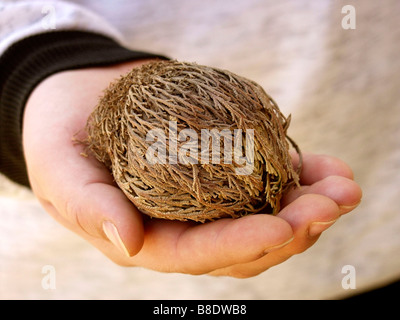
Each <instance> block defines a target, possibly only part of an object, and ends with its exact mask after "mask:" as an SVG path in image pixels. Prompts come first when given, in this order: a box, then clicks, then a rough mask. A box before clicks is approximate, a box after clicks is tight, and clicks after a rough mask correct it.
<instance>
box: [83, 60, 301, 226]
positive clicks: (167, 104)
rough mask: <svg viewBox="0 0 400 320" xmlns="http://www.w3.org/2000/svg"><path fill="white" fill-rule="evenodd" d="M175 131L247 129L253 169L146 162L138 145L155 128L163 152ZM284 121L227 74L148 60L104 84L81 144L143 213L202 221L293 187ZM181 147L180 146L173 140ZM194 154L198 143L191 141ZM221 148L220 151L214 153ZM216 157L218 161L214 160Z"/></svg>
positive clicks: (269, 204) (273, 207) (269, 103)
mask: <svg viewBox="0 0 400 320" xmlns="http://www.w3.org/2000/svg"><path fill="white" fill-rule="evenodd" d="M170 120H173V121H176V122H177V129H178V133H179V131H180V130H182V129H187V128H190V129H193V130H195V131H196V132H197V133H198V134H199V137H200V135H201V129H209V130H212V129H218V130H222V129H229V130H232V132H233V130H234V129H242V131H243V146H245V142H244V133H245V132H246V129H253V130H254V169H253V172H252V173H251V174H248V175H238V174H236V173H235V168H237V167H238V164H237V163H235V162H234V161H232V163H230V164H229V163H223V160H221V163H220V164H214V163H211V161H210V163H204V161H202V159H201V158H200V155H201V150H198V157H199V158H198V159H197V164H193V163H186V164H185V163H181V162H179V161H178V163H177V164H171V163H167V164H160V163H155V164H150V163H149V162H148V161H147V159H146V156H145V154H146V150H147V149H148V148H149V147H150V145H151V144H153V143H154V142H149V141H146V135H147V133H148V132H149V131H150V130H151V129H161V130H162V131H163V132H164V133H165V136H166V137H167V140H166V150H167V157H168V151H169V146H170V142H171V141H170V139H168V138H169V136H168V130H169V121H170ZM289 122H290V116H289V117H288V118H285V117H284V116H283V114H282V113H281V112H280V110H279V108H278V106H277V104H276V103H275V102H274V101H273V100H272V98H271V97H270V96H268V94H267V93H266V92H265V91H264V90H263V89H262V88H261V87H260V86H259V85H258V84H257V83H255V82H253V81H251V80H248V79H245V78H243V77H240V76H238V75H235V74H233V73H231V72H229V71H225V70H220V69H216V68H211V67H207V66H201V65H198V64H195V63H184V62H178V61H155V62H150V63H147V64H145V65H143V66H141V67H139V68H134V69H133V70H132V71H130V72H129V73H128V74H126V75H125V76H122V77H121V78H120V79H118V80H117V81H115V82H113V83H112V84H110V86H109V88H108V89H107V90H105V93H104V95H103V97H102V98H101V99H100V101H99V103H98V105H97V107H96V108H95V110H94V111H93V113H92V114H91V116H90V117H89V119H88V123H87V128H86V129H87V133H88V138H87V141H86V143H87V145H88V147H89V149H90V150H91V152H93V153H94V155H95V157H96V158H97V159H98V160H99V161H101V162H103V163H104V164H105V165H106V166H107V167H108V168H109V169H110V171H111V172H112V174H113V176H114V179H115V181H116V183H117V184H118V186H119V187H120V188H121V189H122V191H123V192H124V193H125V195H126V196H127V197H128V198H129V199H130V200H131V201H132V202H133V203H134V204H135V205H136V207H137V208H138V209H139V210H141V211H142V212H143V213H145V214H148V215H149V216H152V217H156V218H163V219H175V220H183V221H185V220H194V221H200V222H204V221H206V220H214V219H216V218H221V217H240V216H243V215H247V214H255V213H258V212H266V213H273V214H276V213H277V212H278V211H279V209H280V208H279V204H280V199H281V197H282V195H283V194H284V192H286V191H287V190H288V189H289V188H290V187H292V186H293V185H294V184H297V185H298V183H299V172H300V170H301V161H300V165H299V166H298V168H297V172H296V170H295V169H294V168H293V165H292V162H291V158H290V155H289V152H288V150H289V144H288V141H289V142H290V143H291V144H292V145H293V147H294V148H295V149H296V151H297V152H298V153H299V155H300V159H301V153H300V150H299V148H298V147H297V145H296V144H295V143H294V142H293V141H292V140H291V139H290V138H289V137H287V134H286V132H287V129H288V127H289ZM180 143H184V142H180ZM199 148H200V143H199ZM221 149H222V148H221ZM221 159H224V156H223V154H221Z"/></svg>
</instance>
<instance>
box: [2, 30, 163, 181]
mask: <svg viewBox="0 0 400 320" xmlns="http://www.w3.org/2000/svg"><path fill="white" fill-rule="evenodd" d="M147 58H159V59H168V58H166V57H164V56H162V55H157V54H152V53H147V52H142V51H132V50H129V49H127V48H124V47H122V46H121V45H120V44H118V43H117V42H115V41H114V40H113V39H111V38H108V37H106V36H103V35H99V34H95V33H90V32H84V31H56V32H49V33H42V34H38V35H34V36H31V37H28V38H25V39H23V40H21V41H19V42H17V43H15V44H14V45H12V46H11V47H9V48H8V49H7V50H6V51H5V52H4V53H3V55H2V56H1V57H0V172H2V173H3V174H4V175H6V176H7V177H8V178H10V179H11V180H13V181H15V182H17V183H19V184H21V185H24V186H28V187H29V180H28V175H27V172H26V165H25V159H24V154H23V149H22V116H23V111H24V107H25V104H26V101H27V99H28V97H29V95H30V93H31V92H32V90H33V89H34V88H35V86H36V85H37V84H39V82H40V81H42V80H43V79H45V78H46V77H48V76H49V75H51V74H54V73H56V72H60V71H64V70H71V69H79V68H86V67H93V66H103V65H110V64H115V63H121V62H125V61H132V60H139V59H147Z"/></svg>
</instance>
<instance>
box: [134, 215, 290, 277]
mask: <svg viewBox="0 0 400 320" xmlns="http://www.w3.org/2000/svg"><path fill="white" fill-rule="evenodd" d="M292 236H293V234H292V230H291V227H290V225H289V224H288V223H287V222H286V221H284V220H283V219H279V218H277V217H275V216H272V215H264V214H259V215H252V216H246V217H242V218H240V219H220V220H217V221H213V222H210V223H205V224H201V225H199V224H192V223H185V222H177V221H159V220H152V221H150V223H148V226H147V227H146V233H145V243H144V245H143V250H142V251H141V252H140V253H139V254H138V255H137V256H135V257H134V258H135V259H139V261H140V260H141V261H143V262H139V263H140V264H141V265H143V264H148V265H149V266H154V265H157V266H161V265H162V264H163V265H164V266H163V267H160V269H162V270H161V271H164V272H183V273H189V274H205V273H208V272H210V271H212V270H214V269H217V268H222V267H226V266H229V265H232V264H237V263H244V262H248V261H253V260H255V259H258V258H259V257H260V256H262V255H264V254H265V252H266V251H268V250H270V248H272V247H275V246H279V245H282V244H283V243H286V242H287V241H289V240H291V239H292ZM136 261H138V260H136Z"/></svg>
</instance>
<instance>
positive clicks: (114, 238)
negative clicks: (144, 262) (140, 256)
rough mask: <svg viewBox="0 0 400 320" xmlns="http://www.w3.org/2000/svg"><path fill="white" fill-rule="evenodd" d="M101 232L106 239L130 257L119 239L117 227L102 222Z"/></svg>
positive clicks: (108, 222) (107, 222)
mask: <svg viewBox="0 0 400 320" xmlns="http://www.w3.org/2000/svg"><path fill="white" fill-rule="evenodd" d="M103 231H104V233H105V234H106V236H107V238H108V239H109V240H110V241H111V242H112V243H113V244H114V245H115V246H116V247H117V248H118V249H119V250H120V251H121V252H122V253H123V254H125V255H126V256H127V257H130V256H131V255H130V254H129V251H128V249H126V247H125V245H124V243H123V242H122V239H121V237H120V236H119V233H118V229H117V227H116V226H115V225H114V224H113V223H112V222H111V221H104V222H103Z"/></svg>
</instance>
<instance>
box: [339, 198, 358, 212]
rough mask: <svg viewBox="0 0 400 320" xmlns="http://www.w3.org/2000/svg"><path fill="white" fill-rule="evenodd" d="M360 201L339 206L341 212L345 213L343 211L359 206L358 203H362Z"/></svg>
mask: <svg viewBox="0 0 400 320" xmlns="http://www.w3.org/2000/svg"><path fill="white" fill-rule="evenodd" d="M360 202H361V201H360ZM360 202H358V203H356V204H353V205H351V206H339V210H340V213H341V214H343V213H347V212H350V211H351V210H353V209H355V208H357V207H358V205H359V204H360Z"/></svg>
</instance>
